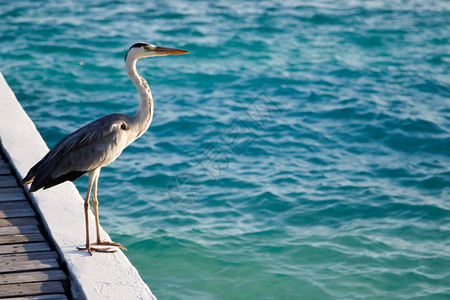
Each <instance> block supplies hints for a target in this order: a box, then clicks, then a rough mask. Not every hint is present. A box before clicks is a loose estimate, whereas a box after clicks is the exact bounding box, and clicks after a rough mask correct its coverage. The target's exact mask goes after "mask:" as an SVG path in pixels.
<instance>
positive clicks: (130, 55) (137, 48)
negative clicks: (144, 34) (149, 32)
mask: <svg viewBox="0 0 450 300" xmlns="http://www.w3.org/2000/svg"><path fill="white" fill-rule="evenodd" d="M187 53H189V51H185V50H179V49H172V48H166V47H158V46H155V45H152V44H149V43H136V44H134V45H133V46H131V47H130V49H128V52H127V55H125V61H127V59H133V60H135V59H139V58H143V57H152V56H165V55H179V54H187Z"/></svg>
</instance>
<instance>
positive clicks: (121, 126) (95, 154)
mask: <svg viewBox="0 0 450 300" xmlns="http://www.w3.org/2000/svg"><path fill="white" fill-rule="evenodd" d="M127 120H128V117H127V116H125V115H122V114H112V115H108V116H105V117H103V118H100V119H98V120H96V121H94V122H91V123H89V124H87V125H85V126H84V127H82V128H80V129H78V130H77V131H75V132H73V133H71V134H70V135H68V136H66V137H65V138H64V139H62V140H61V141H60V142H59V143H58V144H56V145H55V147H53V148H52V149H51V150H50V151H49V152H48V153H47V155H45V156H44V158H43V159H42V160H41V161H39V162H38V163H37V164H36V165H35V166H34V167H33V168H31V170H30V171H29V173H28V175H27V176H26V177H25V178H24V180H23V182H24V183H25V184H27V183H29V182H31V181H33V185H32V187H31V190H33V191H34V190H38V189H39V188H41V187H44V188H48V187H50V186H53V185H56V184H59V183H61V182H64V181H66V180H75V179H77V178H78V177H80V176H81V175H83V174H84V173H86V172H89V171H91V170H94V169H96V168H98V167H102V166H104V165H107V164H109V163H111V162H112V161H114V160H115V159H116V158H117V156H119V154H120V153H121V152H122V150H123V148H125V146H126V131H127V129H128V125H127Z"/></svg>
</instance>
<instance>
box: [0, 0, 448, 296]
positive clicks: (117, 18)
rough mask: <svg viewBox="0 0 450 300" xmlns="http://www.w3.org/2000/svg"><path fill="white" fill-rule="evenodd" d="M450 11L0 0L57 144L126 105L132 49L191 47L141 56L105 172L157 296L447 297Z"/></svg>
mask: <svg viewBox="0 0 450 300" xmlns="http://www.w3.org/2000/svg"><path fill="white" fill-rule="evenodd" d="M449 15H450V5H449V3H448V1H419V0H417V1H397V0H391V1H387V0H385V1H383V0H380V1H353V0H352V1H351V0H347V1H340V2H339V3H338V2H336V1H325V0H321V1H311V2H303V1H301V2H289V3H287V1H262V2H261V1H250V2H245V3H244V2H241V1H222V0H221V1H216V2H208V1H191V2H185V1H171V2H163V1H92V0H90V1H85V0H79V1H45V2H41V3H39V2H38V1H2V2H0V26H1V27H0V28H1V29H2V30H1V35H0V69H1V71H2V72H3V74H4V76H5V77H6V79H7V80H8V82H9V84H10V85H11V87H12V89H13V90H14V92H15V93H16V95H17V97H18V99H19V100H20V102H21V104H22V105H23V107H24V108H25V110H26V111H27V113H28V114H29V115H30V117H31V118H32V119H33V121H34V122H35V123H36V126H37V127H38V129H39V131H40V132H41V133H42V135H43V137H44V138H45V140H46V141H47V143H48V145H49V146H53V145H54V144H55V143H56V142H58V141H59V140H60V139H61V138H63V137H64V136H65V135H66V134H68V133H70V132H72V131H73V130H75V129H77V128H79V127H80V126H82V125H84V124H86V123H88V122H90V121H91V120H93V119H95V118H98V117H101V116H103V115H106V114H109V113H113V112H123V113H128V114H133V113H134V112H135V110H136V108H137V103H138V95H137V92H136V90H135V88H134V86H133V84H132V83H131V81H129V79H128V77H127V76H126V72H125V69H124V64H123V58H124V55H125V53H126V50H127V49H128V47H129V46H130V45H131V44H133V43H135V42H138V41H147V42H152V43H154V44H157V45H162V46H168V47H178V48H181V49H186V50H189V51H191V54H189V55H185V56H178V57H162V58H154V59H146V60H142V61H140V62H139V64H138V70H139V71H140V72H141V74H142V75H143V76H144V77H145V78H147V79H148V81H149V83H150V86H151V87H152V91H153V94H154V98H155V101H156V110H155V117H154V121H153V124H152V126H151V127H150V130H149V132H148V133H146V134H145V135H144V136H143V137H141V138H140V139H139V140H138V141H136V142H135V143H134V144H132V145H131V146H130V147H129V148H128V149H127V150H126V151H124V153H123V154H122V156H121V157H120V159H118V160H117V161H116V162H114V163H113V164H112V165H111V166H109V167H106V168H103V169H102V174H101V177H100V187H99V188H100V194H99V198H100V203H101V204H100V212H101V222H102V224H103V226H104V227H105V228H106V230H107V231H108V232H109V233H110V234H111V236H112V238H113V239H114V240H115V241H118V242H121V243H122V244H124V245H125V246H126V247H127V248H128V249H129V250H128V252H126V254H127V256H128V257H129V258H130V260H131V261H132V263H133V264H134V265H135V266H136V267H137V268H138V270H139V272H140V274H141V275H142V277H143V278H144V280H145V281H146V282H147V283H148V284H149V286H150V287H151V289H152V291H153V292H154V294H155V295H156V296H157V297H158V298H160V299H356V298H368V299H381V298H382V299H412V298H413V299H449V297H450V288H449V286H450V242H449V237H450V215H449V210H450V201H449V200H450V197H449V194H450V193H449V192H450V188H449V186H450V184H449V183H450V155H449V154H450V152H449V149H450V105H449V104H450V100H449V99H450V76H449V71H450V68H449V63H450V43H449V42H450V22H449V20H450V18H449ZM76 184H77V186H78V187H79V189H80V192H81V193H82V194H83V195H84V193H85V191H86V184H87V179H86V178H82V179H80V180H78V181H77V182H76ZM82 217H83V216H82V214H81V213H80V218H82ZM80 243H82V241H80Z"/></svg>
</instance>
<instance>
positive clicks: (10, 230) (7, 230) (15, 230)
mask: <svg viewBox="0 0 450 300" xmlns="http://www.w3.org/2000/svg"><path fill="white" fill-rule="evenodd" d="M26 233H40V230H39V228H38V227H37V226H36V225H25V226H17V227H14V226H9V227H0V235H8V234H26Z"/></svg>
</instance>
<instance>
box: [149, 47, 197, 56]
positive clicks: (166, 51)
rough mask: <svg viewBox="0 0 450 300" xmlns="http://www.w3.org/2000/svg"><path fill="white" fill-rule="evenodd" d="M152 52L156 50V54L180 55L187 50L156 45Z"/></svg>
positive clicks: (186, 52)
mask: <svg viewBox="0 0 450 300" xmlns="http://www.w3.org/2000/svg"><path fill="white" fill-rule="evenodd" d="M153 52H156V55H180V54H188V53H189V51H185V50H179V49H173V48H166V47H156V49H155V50H153Z"/></svg>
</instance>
